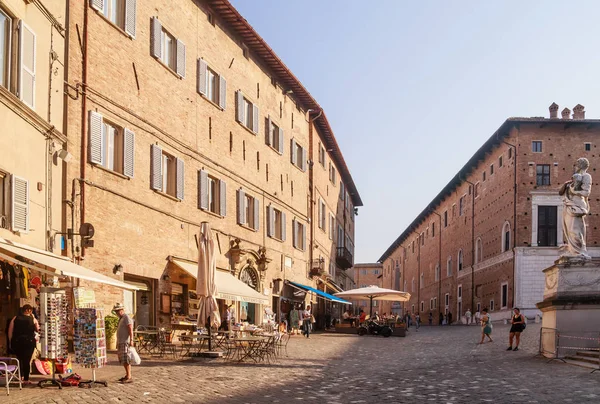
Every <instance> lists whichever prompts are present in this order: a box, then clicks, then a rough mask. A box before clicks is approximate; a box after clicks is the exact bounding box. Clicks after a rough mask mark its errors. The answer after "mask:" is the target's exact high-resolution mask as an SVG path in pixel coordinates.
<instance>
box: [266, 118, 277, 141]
mask: <svg viewBox="0 0 600 404" xmlns="http://www.w3.org/2000/svg"><path fill="white" fill-rule="evenodd" d="M265 130H266V134H265V142H266V143H267V144H268V145H269V146H272V147H275V145H274V144H273V122H271V115H269V116H268V117H267V126H266V127H265Z"/></svg>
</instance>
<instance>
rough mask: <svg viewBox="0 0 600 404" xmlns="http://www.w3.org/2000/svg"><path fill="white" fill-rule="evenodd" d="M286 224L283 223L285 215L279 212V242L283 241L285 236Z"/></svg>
mask: <svg viewBox="0 0 600 404" xmlns="http://www.w3.org/2000/svg"><path fill="white" fill-rule="evenodd" d="M285 233H286V223H285V213H284V212H281V240H282V241H285V236H286V234H285Z"/></svg>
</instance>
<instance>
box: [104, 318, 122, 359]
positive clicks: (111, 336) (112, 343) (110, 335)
mask: <svg viewBox="0 0 600 404" xmlns="http://www.w3.org/2000/svg"><path fill="white" fill-rule="evenodd" d="M118 325H119V317H117V316H112V315H110V316H106V317H104V330H105V332H106V348H107V349H109V350H113V351H114V350H116V349H117V338H116V334H117V326H118Z"/></svg>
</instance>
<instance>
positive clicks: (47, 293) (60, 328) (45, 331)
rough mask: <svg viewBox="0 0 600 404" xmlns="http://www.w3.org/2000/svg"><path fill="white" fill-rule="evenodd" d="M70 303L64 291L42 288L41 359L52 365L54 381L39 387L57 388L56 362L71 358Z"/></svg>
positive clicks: (48, 381)
mask: <svg viewBox="0 0 600 404" xmlns="http://www.w3.org/2000/svg"><path fill="white" fill-rule="evenodd" d="M68 312H69V302H68V299H67V296H66V293H65V290H64V289H55V288H42V291H41V293H40V345H41V351H40V357H41V358H42V359H48V360H50V362H51V363H52V379H46V380H42V381H40V382H39V383H38V386H39V387H42V388H43V387H50V386H57V387H58V388H59V389H62V386H61V385H60V382H59V381H58V380H56V364H55V362H56V360H57V359H66V358H67V357H68V356H69V351H68V348H69V345H68V341H67V334H68V332H67V318H68Z"/></svg>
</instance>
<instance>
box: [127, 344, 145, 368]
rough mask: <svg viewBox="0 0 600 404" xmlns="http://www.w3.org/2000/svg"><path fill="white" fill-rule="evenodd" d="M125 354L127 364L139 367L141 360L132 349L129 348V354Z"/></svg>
mask: <svg viewBox="0 0 600 404" xmlns="http://www.w3.org/2000/svg"><path fill="white" fill-rule="evenodd" d="M127 354H128V355H129V363H130V364H132V365H139V364H140V363H142V360H141V359H140V355H138V353H137V351H136V350H135V348H134V347H129V352H128V353H127Z"/></svg>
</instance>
